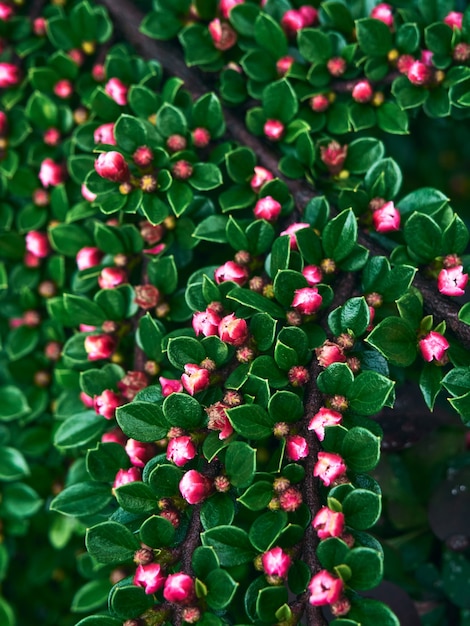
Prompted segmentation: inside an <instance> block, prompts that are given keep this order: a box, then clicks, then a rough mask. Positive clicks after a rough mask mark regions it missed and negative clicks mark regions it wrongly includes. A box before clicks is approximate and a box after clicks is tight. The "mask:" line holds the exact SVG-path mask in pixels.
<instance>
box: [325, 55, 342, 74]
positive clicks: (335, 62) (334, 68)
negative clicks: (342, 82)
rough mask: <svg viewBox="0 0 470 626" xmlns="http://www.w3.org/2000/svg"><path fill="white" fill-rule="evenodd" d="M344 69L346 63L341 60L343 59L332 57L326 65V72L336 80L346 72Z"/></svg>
mask: <svg viewBox="0 0 470 626" xmlns="http://www.w3.org/2000/svg"><path fill="white" fill-rule="evenodd" d="M346 67H347V63H346V61H345V60H344V59H343V57H333V58H331V59H330V60H329V61H328V63H327V64H326V69H327V70H328V72H329V73H330V74H331V75H332V76H335V77H336V78H339V77H340V76H342V75H343V74H344V72H345V71H346Z"/></svg>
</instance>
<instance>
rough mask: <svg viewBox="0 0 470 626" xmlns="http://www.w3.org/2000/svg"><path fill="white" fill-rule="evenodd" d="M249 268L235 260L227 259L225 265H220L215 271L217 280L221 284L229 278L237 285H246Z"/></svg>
mask: <svg viewBox="0 0 470 626" xmlns="http://www.w3.org/2000/svg"><path fill="white" fill-rule="evenodd" d="M248 276H249V273H248V270H247V268H246V267H243V266H242V265H238V263H235V262H234V261H227V263H224V265H221V266H220V267H218V268H217V269H216V270H215V272H214V278H215V282H216V283H217V284H218V285H220V283H224V282H225V281H227V280H231V281H232V282H234V283H237V285H244V284H245V283H246V281H247V280H248Z"/></svg>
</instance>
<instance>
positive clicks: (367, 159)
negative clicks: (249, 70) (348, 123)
mask: <svg viewBox="0 0 470 626" xmlns="http://www.w3.org/2000/svg"><path fill="white" fill-rule="evenodd" d="M384 152H385V148H384V145H383V143H382V142H381V141H379V140H378V139H374V138H372V137H361V138H360V139H355V140H354V141H352V142H351V143H350V144H349V145H348V156H347V158H346V162H345V164H344V166H345V168H346V169H347V170H349V171H350V172H352V173H353V174H364V173H365V172H367V170H368V169H369V168H370V167H372V165H373V164H374V163H375V162H376V161H378V160H380V159H381V158H382V157H383V155H384Z"/></svg>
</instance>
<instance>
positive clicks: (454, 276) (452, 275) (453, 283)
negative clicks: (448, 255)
mask: <svg viewBox="0 0 470 626" xmlns="http://www.w3.org/2000/svg"><path fill="white" fill-rule="evenodd" d="M467 283H468V274H464V273H463V266H462V265H457V266H455V267H450V268H449V269H445V268H444V269H442V270H441V271H440V272H439V276H438V277H437V288H438V289H439V291H440V292H441V293H442V294H444V295H445V296H463V294H464V293H465V286H466V284H467Z"/></svg>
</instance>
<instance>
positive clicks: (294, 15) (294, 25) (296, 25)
mask: <svg viewBox="0 0 470 626" xmlns="http://www.w3.org/2000/svg"><path fill="white" fill-rule="evenodd" d="M281 26H282V28H283V29H284V32H285V33H286V35H288V36H289V37H292V36H294V35H295V34H296V33H297V32H298V31H299V30H301V29H302V28H305V19H304V16H303V15H302V13H301V12H300V11H298V10H296V9H289V10H288V11H286V12H285V13H284V15H283V16H282V18H281Z"/></svg>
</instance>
